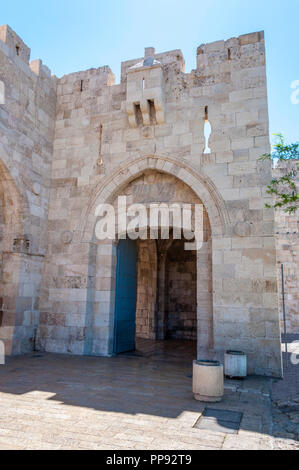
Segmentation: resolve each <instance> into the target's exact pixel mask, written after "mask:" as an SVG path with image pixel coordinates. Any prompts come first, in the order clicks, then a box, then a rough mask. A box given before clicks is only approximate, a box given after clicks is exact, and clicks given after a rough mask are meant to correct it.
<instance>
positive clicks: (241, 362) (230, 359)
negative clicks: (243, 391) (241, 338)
mask: <svg viewBox="0 0 299 470" xmlns="http://www.w3.org/2000/svg"><path fill="white" fill-rule="evenodd" d="M224 372H225V376H226V377H228V378H234V379H243V378H245V377H247V356H246V354H245V353H243V352H241V351H227V352H226V354H225V358H224Z"/></svg>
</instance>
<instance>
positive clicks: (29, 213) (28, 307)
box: [0, 26, 56, 354]
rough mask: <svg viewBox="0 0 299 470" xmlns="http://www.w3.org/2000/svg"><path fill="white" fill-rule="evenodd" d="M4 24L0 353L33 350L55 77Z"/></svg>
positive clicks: (0, 48)
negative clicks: (1, 344)
mask: <svg viewBox="0 0 299 470" xmlns="http://www.w3.org/2000/svg"><path fill="white" fill-rule="evenodd" d="M29 58H30V49H29V48H28V47H27V46H26V45H25V44H24V42H23V41H22V40H21V39H20V38H19V37H18V36H17V35H16V33H15V32H14V31H12V30H11V29H10V28H9V27H8V26H1V27H0V81H1V82H2V83H3V84H4V92H5V93H4V95H5V96H4V103H2V102H1V103H0V199H1V200H2V209H3V218H2V220H1V222H2V224H1V225H2V226H1V234H0V240H1V241H0V245H1V253H0V258H1V262H2V278H1V285H0V302H1V305H0V310H1V315H2V323H1V328H0V339H1V340H4V342H5V345H6V353H7V354H10V353H11V352H12V353H22V352H27V351H31V350H32V349H33V347H34V341H35V340H34V335H35V330H36V328H37V324H38V321H39V318H38V317H39V299H40V290H41V271H42V264H43V260H44V256H45V254H46V250H47V220H48V207H49V187H50V175H51V164H52V151H53V141H54V126H55V115H56V79H55V78H54V77H51V73H50V71H49V70H48V68H47V67H46V66H44V65H43V64H42V62H41V61H40V60H35V61H32V62H30V63H29Z"/></svg>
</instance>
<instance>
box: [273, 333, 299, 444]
mask: <svg viewBox="0 0 299 470" xmlns="http://www.w3.org/2000/svg"><path fill="white" fill-rule="evenodd" d="M283 341H285V340H284V338H283ZM295 341H297V342H298V343H297V345H296V346H295ZM286 342H287V344H288V351H289V352H288V354H286V352H285V351H286V348H285V343H284V344H283V345H282V350H283V360H284V380H283V381H282V380H277V381H273V382H272V387H271V397H272V406H273V410H272V415H273V434H274V436H277V435H279V436H285V437H286V438H291V439H295V440H297V441H299V363H298V364H295V363H292V360H291V354H292V353H296V355H295V356H294V359H295V360H296V362H299V335H287V339H286Z"/></svg>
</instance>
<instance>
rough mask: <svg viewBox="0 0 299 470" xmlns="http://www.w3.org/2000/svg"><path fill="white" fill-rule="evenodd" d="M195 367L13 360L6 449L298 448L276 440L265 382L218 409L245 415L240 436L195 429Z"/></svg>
mask: <svg viewBox="0 0 299 470" xmlns="http://www.w3.org/2000/svg"><path fill="white" fill-rule="evenodd" d="M190 367H191V366H190V365H189V364H188V363H179V364H176V363H175V362H172V363H171V362H163V361H161V362H160V363H158V365H157V362H154V361H151V360H150V359H148V358H136V357H135V358H134V357H133V358H131V357H129V358H123V357H122V358H112V359H108V358H92V357H74V356H64V355H49V354H43V355H42V356H41V357H37V358H34V359H33V358H32V357H31V356H25V357H17V358H10V359H8V362H7V364H6V366H1V367H0V449H3V450H4V449H5V450H6V449H34V450H36V449H45V450H46V449H53V450H55V449H102V450H131V449H132V450H136V449H138V450H141V449H145V450H146V449H149V450H184V449H185V450H208V449H213V450H219V449H223V450H226V449H227V450H228V449H252V450H253V449H298V448H299V446H298V444H299V443H298V442H296V441H295V440H294V439H286V438H285V436H280V435H277V436H276V437H275V438H274V437H273V436H272V433H271V429H272V424H273V422H272V413H271V401H270V389H271V381H269V380H268V379H262V378H260V377H250V378H248V379H247V380H246V381H243V382H232V381H228V382H226V385H225V388H226V390H225V396H224V399H223V401H222V402H221V403H216V404H213V406H212V408H213V409H215V410H217V411H218V412H220V413H221V412H222V413H223V410H226V411H230V412H233V411H234V412H238V413H243V419H242V422H241V427H240V430H239V432H238V434H236V435H231V434H229V433H227V432H219V431H222V429H221V428H220V429H219V426H218V427H217V426H216V427H215V429H210V430H201V429H196V428H195V427H194V426H195V424H196V423H197V422H198V420H199V419H200V417H201V416H202V414H203V412H204V410H205V408H206V406H207V405H206V404H204V403H200V402H197V401H196V400H194V399H193V396H192V380H191V378H190V377H188V375H189V374H190ZM216 424H219V423H216ZM223 431H225V430H224V429H223Z"/></svg>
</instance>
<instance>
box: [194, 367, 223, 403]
mask: <svg viewBox="0 0 299 470" xmlns="http://www.w3.org/2000/svg"><path fill="white" fill-rule="evenodd" d="M193 394H194V398H195V400H198V401H205V402H214V403H215V402H219V401H221V399H222V397H223V395H224V374H223V365H222V364H220V362H218V361H201V360H199V361H194V362H193Z"/></svg>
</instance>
